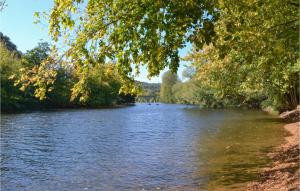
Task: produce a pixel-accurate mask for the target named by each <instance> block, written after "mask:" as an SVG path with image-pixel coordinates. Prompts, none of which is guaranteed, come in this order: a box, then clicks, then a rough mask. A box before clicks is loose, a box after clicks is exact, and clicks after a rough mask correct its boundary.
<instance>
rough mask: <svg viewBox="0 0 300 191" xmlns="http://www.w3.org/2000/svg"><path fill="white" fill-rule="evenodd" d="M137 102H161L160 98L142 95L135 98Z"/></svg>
mask: <svg viewBox="0 0 300 191" xmlns="http://www.w3.org/2000/svg"><path fill="white" fill-rule="evenodd" d="M135 100H136V102H150V103H152V102H159V97H158V96H151V95H147V96H146V95H142V96H137V97H136V98H135Z"/></svg>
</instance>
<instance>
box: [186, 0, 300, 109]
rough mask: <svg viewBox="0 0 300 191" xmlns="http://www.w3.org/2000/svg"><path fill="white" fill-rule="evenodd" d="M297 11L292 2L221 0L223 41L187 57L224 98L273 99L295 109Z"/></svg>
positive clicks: (219, 27) (199, 75)
mask: <svg viewBox="0 0 300 191" xmlns="http://www.w3.org/2000/svg"><path fill="white" fill-rule="evenodd" d="M278 7H281V8H280V10H279V9H277V8H278ZM298 10H299V9H298V7H297V6H295V5H294V4H292V3H290V2H288V1H259V0H257V1H254V2H253V1H251V2H250V1H235V0H223V1H219V11H220V15H222V16H221V17H220V18H219V20H218V21H217V22H216V23H215V31H216V36H217V37H218V40H216V41H215V42H214V44H210V45H206V46H205V47H204V49H203V50H201V51H197V48H195V49H194V51H193V52H192V53H191V54H190V55H189V58H188V59H190V60H191V61H192V62H193V65H194V66H195V67H196V69H197V73H196V75H195V78H196V79H197V80H199V81H201V83H203V84H204V86H205V87H210V88H211V89H213V90H216V91H215V92H214V97H216V98H219V99H229V100H237V102H238V103H245V102H249V101H251V100H257V101H258V102H261V101H262V99H264V98H268V100H269V101H268V102H269V103H271V104H272V105H273V106H276V107H277V108H278V109H291V108H294V107H295V106H296V105H297V104H298V103H299V80H298V79H299V72H300V65H299V43H298V42H299V41H298V40H299V39H298V28H299V20H298ZM233 72H234V73H233Z"/></svg>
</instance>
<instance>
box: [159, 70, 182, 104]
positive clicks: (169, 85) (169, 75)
mask: <svg viewBox="0 0 300 191" xmlns="http://www.w3.org/2000/svg"><path fill="white" fill-rule="evenodd" d="M178 81H179V79H178V76H177V74H175V73H173V72H172V71H167V72H165V73H164V74H163V76H162V83H161V86H160V101H161V102H164V103H175V96H174V94H173V86H174V85H175V84H176V83H177V82H178Z"/></svg>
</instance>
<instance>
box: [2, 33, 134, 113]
mask: <svg viewBox="0 0 300 191" xmlns="http://www.w3.org/2000/svg"><path fill="white" fill-rule="evenodd" d="M5 39H6V41H5V42H6V44H4V43H2V41H0V42H1V43H0V45H1V46H0V52H1V57H0V64H1V110H2V111H16V110H22V109H34V108H37V107H38V108H45V107H47V108H49V107H50V108H53V107H55V108H58V107H86V106H88V107H98V106H109V105H117V104H126V103H132V102H134V95H127V94H119V90H120V88H121V85H122V84H121V80H120V77H119V75H118V73H117V70H116V67H115V65H114V64H112V63H110V64H109V63H108V64H105V65H103V64H95V65H90V66H89V67H86V70H84V71H82V72H78V71H77V70H75V69H74V66H73V65H72V63H70V62H67V61H63V60H60V61H59V62H58V59H57V58H58V56H57V54H56V55H55V54H53V51H55V50H51V49H50V45H49V44H48V43H45V42H41V43H39V44H38V45H37V47H35V48H33V49H32V50H29V51H27V52H26V53H25V54H22V55H21V54H18V51H17V49H16V46H15V45H14V44H13V43H11V42H10V41H9V38H8V37H6V38H5ZM7 39H8V40H7ZM7 45H10V47H15V50H13V51H11V50H8V49H7ZM50 51H52V54H51V55H50ZM76 84H77V86H76ZM78 84H80V85H82V87H84V88H82V87H79V88H78Z"/></svg>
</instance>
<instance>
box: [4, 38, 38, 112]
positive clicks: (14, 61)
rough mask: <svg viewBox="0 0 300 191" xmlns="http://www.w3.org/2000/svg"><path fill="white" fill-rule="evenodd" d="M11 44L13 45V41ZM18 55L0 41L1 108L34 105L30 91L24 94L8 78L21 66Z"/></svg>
mask: <svg viewBox="0 0 300 191" xmlns="http://www.w3.org/2000/svg"><path fill="white" fill-rule="evenodd" d="M10 43H11V42H10ZM11 44H12V45H14V44H13V43H11ZM14 46H15V45H14ZM19 56H20V55H19V54H18V53H17V51H9V50H8V49H7V46H6V45H5V44H4V43H3V42H2V41H0V67H1V68H0V69H1V110H6V111H13V110H19V109H24V108H25V105H28V106H30V107H34V106H35V105H36V102H35V100H34V98H33V97H32V96H31V95H30V93H26V94H24V93H23V92H22V91H20V90H19V89H18V87H15V86H14V82H13V81H12V80H10V76H11V75H13V74H16V73H18V71H19V69H20V68H21V60H20V59H19Z"/></svg>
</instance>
